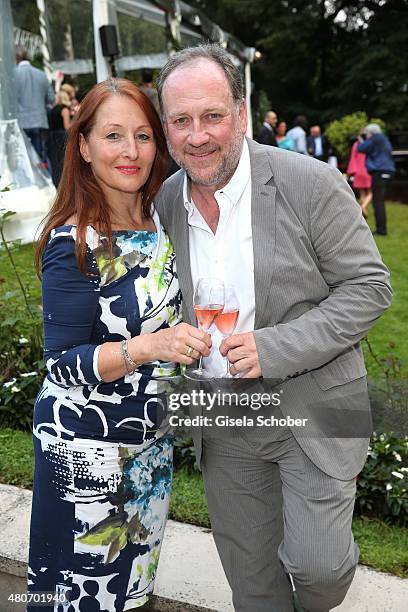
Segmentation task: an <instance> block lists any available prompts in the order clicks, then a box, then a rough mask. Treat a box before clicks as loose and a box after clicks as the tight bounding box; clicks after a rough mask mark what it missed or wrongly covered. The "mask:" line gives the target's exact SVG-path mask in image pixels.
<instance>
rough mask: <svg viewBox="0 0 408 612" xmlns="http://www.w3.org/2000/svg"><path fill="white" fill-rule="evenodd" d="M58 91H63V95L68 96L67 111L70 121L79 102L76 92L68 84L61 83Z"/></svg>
mask: <svg viewBox="0 0 408 612" xmlns="http://www.w3.org/2000/svg"><path fill="white" fill-rule="evenodd" d="M60 91H65V93H67V94H68V97H69V101H70V102H69V111H70V115H71V119H73V118H74V116H75V113H76V112H77V110H78V106H79V102H78V100H77V92H76V90H75V87H74V86H73V85H70V84H69V83H63V84H62V85H61V89H60Z"/></svg>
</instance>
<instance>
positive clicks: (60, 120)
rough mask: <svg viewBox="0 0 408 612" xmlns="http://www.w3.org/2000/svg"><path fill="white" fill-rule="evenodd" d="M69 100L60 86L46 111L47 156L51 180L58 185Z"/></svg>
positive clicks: (62, 162) (67, 125)
mask: <svg viewBox="0 0 408 612" xmlns="http://www.w3.org/2000/svg"><path fill="white" fill-rule="evenodd" d="M70 109H71V100H70V97H69V95H68V93H67V92H66V90H63V89H62V88H61V89H60V90H59V92H58V93H57V96H56V104H55V106H54V107H53V108H52V109H51V110H50V111H49V113H48V123H49V132H48V157H49V160H50V163H51V176H52V182H53V183H54V185H55V187H58V184H59V181H60V178H61V174H62V166H63V164H64V153H65V143H66V135H67V130H68V129H69V127H70V125H71V110H70Z"/></svg>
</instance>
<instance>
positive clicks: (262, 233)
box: [248, 141, 276, 329]
mask: <svg viewBox="0 0 408 612" xmlns="http://www.w3.org/2000/svg"><path fill="white" fill-rule="evenodd" d="M248 145H249V152H250V159H251V178H252V201H251V220H252V244H253V252H254V284H255V329H259V328H261V327H264V326H265V325H267V324H268V322H269V324H270V320H271V316H270V313H268V312H267V302H268V298H269V295H270V293H271V284H272V276H273V260H274V257H275V244H276V202H275V199H276V187H274V186H273V185H271V184H269V183H271V181H272V169H271V165H270V158H269V155H268V154H267V153H266V152H265V149H264V148H261V147H259V145H256V144H255V143H253V142H251V141H248Z"/></svg>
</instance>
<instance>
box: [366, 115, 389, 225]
mask: <svg viewBox="0 0 408 612" xmlns="http://www.w3.org/2000/svg"><path fill="white" fill-rule="evenodd" d="M364 136H365V139H364V138H363V137H362V136H359V138H358V140H359V143H358V145H357V151H359V152H360V153H365V156H366V168H367V172H368V173H369V174H371V178H372V183H371V189H372V192H373V207H374V216H375V223H376V231H375V233H376V234H378V235H379V236H386V235H387V217H386V212H385V192H386V189H387V185H388V184H389V183H390V181H391V179H392V177H393V176H394V174H395V163H394V160H393V158H392V146H391V143H390V141H389V140H388V138H387V137H386V136H385V134H383V133H382V131H381V127H380V126H379V125H378V124H377V123H370V124H369V125H367V127H366V128H365V129H364Z"/></svg>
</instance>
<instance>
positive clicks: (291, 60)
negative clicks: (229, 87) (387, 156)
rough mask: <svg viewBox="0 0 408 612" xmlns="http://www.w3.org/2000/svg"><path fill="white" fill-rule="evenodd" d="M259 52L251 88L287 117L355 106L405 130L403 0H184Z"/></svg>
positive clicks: (317, 116) (328, 114)
mask: <svg viewBox="0 0 408 612" xmlns="http://www.w3.org/2000/svg"><path fill="white" fill-rule="evenodd" d="M191 3H192V4H195V5H196V6H199V7H200V8H201V9H202V10H204V11H205V12H206V13H207V14H208V16H209V17H211V19H213V20H214V21H216V22H217V23H219V24H220V25H221V27H223V28H224V29H225V30H227V31H229V32H231V33H232V34H235V35H236V36H237V37H238V38H240V39H241V40H243V41H244V42H245V43H246V44H247V45H248V46H254V47H256V48H257V49H258V50H259V51H261V53H262V59H261V61H260V62H258V63H256V64H255V65H254V66H253V80H254V83H255V91H257V92H259V91H260V90H265V92H266V94H267V96H268V98H269V100H270V101H271V104H272V107H273V109H274V110H276V111H277V112H278V113H279V115H280V116H282V117H283V118H285V119H287V120H290V119H292V118H293V116H294V115H296V114H299V113H304V114H306V115H307V116H308V118H309V121H310V122H315V121H317V122H319V123H324V124H326V123H328V122H329V121H331V120H334V119H336V118H338V117H341V116H343V115H345V114H350V113H354V112H356V111H358V110H360V109H364V111H365V112H366V113H367V114H368V115H371V116H379V117H381V118H383V119H384V120H385V121H386V123H387V125H388V127H389V129H392V130H395V129H408V116H407V113H406V112H405V111H404V108H405V109H406V107H407V101H408V95H407V94H408V29H407V28H404V27H403V24H404V22H405V23H407V20H408V1H407V0H368V1H365V2H361V1H360V2H359V1H354V2H350V1H347V0H276V1H274V2H265V1H264V0H223V1H222V2H219V0H192V1H191Z"/></svg>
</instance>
